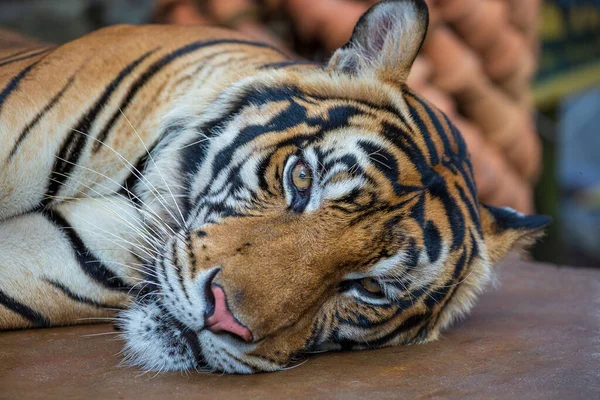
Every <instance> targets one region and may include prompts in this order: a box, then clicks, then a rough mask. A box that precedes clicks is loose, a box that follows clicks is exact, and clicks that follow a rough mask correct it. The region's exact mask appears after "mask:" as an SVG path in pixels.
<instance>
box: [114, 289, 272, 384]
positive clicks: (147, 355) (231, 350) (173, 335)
mask: <svg viewBox="0 0 600 400" xmlns="http://www.w3.org/2000/svg"><path fill="white" fill-rule="evenodd" d="M118 328H119V329H121V331H122V332H123V333H122V338H123V339H124V340H125V348H124V353H125V358H124V360H123V363H124V364H126V365H129V366H137V367H140V368H142V369H144V370H147V371H158V372H163V371H186V370H195V371H198V372H225V373H234V374H252V373H256V372H269V371H277V370H280V369H281V368H282V367H281V366H277V365H273V364H271V363H265V362H260V360H254V361H248V360H245V359H246V358H247V357H246V356H245V354H244V353H245V351H246V350H248V349H245V348H244V347H249V346H248V345H245V344H243V343H239V341H238V340H236V339H234V338H232V337H230V336H229V335H227V334H215V333H213V332H210V331H208V330H205V329H202V330H200V331H194V330H191V329H189V328H188V327H186V326H185V325H183V324H182V323H181V322H179V321H178V320H177V319H175V318H173V317H172V316H171V315H170V314H169V312H168V310H167V309H166V308H165V307H164V306H163V305H162V304H160V302H159V301H158V300H153V301H151V302H147V303H137V304H135V305H133V306H132V307H131V308H129V309H128V310H126V311H123V312H122V313H120V314H119V322H118ZM256 361H259V362H256Z"/></svg>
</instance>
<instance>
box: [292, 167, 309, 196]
mask: <svg viewBox="0 0 600 400" xmlns="http://www.w3.org/2000/svg"><path fill="white" fill-rule="evenodd" d="M292 183H293V184H294V186H295V187H296V189H298V190H299V191H301V192H304V191H306V190H307V189H308V188H310V185H311V183H312V177H311V176H310V170H309V169H308V167H307V166H306V165H305V164H304V163H303V162H299V163H297V164H296V165H295V166H294V169H293V170H292Z"/></svg>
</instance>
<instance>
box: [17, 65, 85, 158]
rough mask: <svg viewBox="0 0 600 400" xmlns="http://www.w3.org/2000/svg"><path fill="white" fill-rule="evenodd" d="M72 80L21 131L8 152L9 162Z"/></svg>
mask: <svg viewBox="0 0 600 400" xmlns="http://www.w3.org/2000/svg"><path fill="white" fill-rule="evenodd" d="M74 79H75V76H71V78H69V81H68V82H67V84H66V85H65V86H63V88H62V89H61V90H60V91H59V92H58V93H57V94H56V95H55V96H54V97H53V98H52V100H50V102H49V103H48V104H46V106H45V107H44V108H43V109H42V111H40V112H39V113H38V114H37V115H36V116H35V118H34V119H33V120H32V121H31V122H30V123H29V124H27V126H26V127H25V128H24V129H23V131H22V132H21V134H20V135H19V138H18V139H17V141H16V142H15V145H14V146H13V148H12V150H11V151H10V154H9V156H8V160H9V161H10V160H12V158H13V157H14V155H15V154H16V153H17V149H18V148H19V145H20V144H21V142H23V140H25V138H26V137H27V134H28V133H29V132H30V131H31V129H33V127H34V126H35V125H37V123H38V122H40V120H41V119H42V117H43V116H44V115H46V114H47V113H48V111H50V110H51V109H52V108H53V107H54V106H55V105H56V103H58V101H59V100H60V98H61V97H62V96H63V95H64V94H65V92H66V91H67V89H68V88H69V87H70V86H71V84H72V83H73V80H74Z"/></svg>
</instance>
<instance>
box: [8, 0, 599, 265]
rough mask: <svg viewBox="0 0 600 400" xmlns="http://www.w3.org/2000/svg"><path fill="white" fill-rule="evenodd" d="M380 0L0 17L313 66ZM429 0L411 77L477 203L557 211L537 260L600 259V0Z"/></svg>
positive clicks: (15, 23) (131, 4)
mask: <svg viewBox="0 0 600 400" xmlns="http://www.w3.org/2000/svg"><path fill="white" fill-rule="evenodd" d="M375 2H376V1H372V0H371V1H369V0H55V1H49V0H0V27H1V28H4V29H10V30H13V31H17V32H20V33H22V34H26V35H29V36H33V37H36V38H38V39H40V40H42V41H45V42H51V43H57V44H60V43H63V42H66V41H69V40H72V39H74V38H77V37H78V36H81V35H83V34H85V33H87V32H90V31H92V30H95V29H98V28H101V27H103V26H107V25H112V24H120V23H133V24H139V23H170V24H186V25H190V24H199V25H218V26H223V27H227V28H230V29H236V30H239V31H242V32H243V33H245V34H246V35H248V36H251V37H253V38H255V39H258V40H263V41H267V42H269V43H271V44H273V45H275V46H278V47H280V48H281V49H283V50H285V51H286V52H288V54H290V55H291V56H297V57H302V58H306V59H309V60H314V61H319V62H320V61H325V60H327V58H328V57H329V56H330V55H331V53H332V52H333V51H334V50H335V49H336V48H337V47H339V46H341V45H343V44H344V43H345V42H346V41H347V40H348V38H349V37H350V34H351V32H352V28H353V26H354V24H355V22H356V21H357V20H358V18H359V17H360V15H361V14H362V13H363V12H364V11H365V10H366V9H367V8H368V7H369V5H371V4H373V3H375ZM427 2H428V4H429V6H430V29H429V32H428V35H427V39H426V41H425V44H424V46H423V49H422V52H421V55H420V56H419V57H418V59H417V61H416V62H415V65H414V68H413V71H412V73H411V76H410V78H409V85H410V86H411V88H412V89H413V90H415V91H416V92H418V93H419V94H421V95H422V96H423V97H425V98H426V99H428V100H429V101H431V102H433V103H434V104H436V105H437V106H438V107H439V108H440V109H442V110H443V111H444V112H446V113H447V114H448V115H449V116H450V118H451V119H452V120H453V121H454V123H455V124H456V125H457V126H458V127H459V129H460V130H461V132H462V133H463V135H464V136H465V139H466V140H467V144H468V146H469V150H470V151H471V154H472V158H473V164H474V168H475V175H476V180H477V185H478V190H479V196H480V198H481V200H482V201H484V202H486V203H489V204H492V205H497V206H510V207H513V208H515V209H517V210H519V211H522V212H526V213H531V212H537V213H543V214H549V215H552V216H553V217H554V220H555V222H554V224H553V225H552V227H551V228H550V230H549V232H548V236H547V237H546V239H545V240H544V241H542V242H541V243H539V244H538V245H537V246H536V247H535V248H534V250H533V256H534V257H535V258H536V259H538V260H540V261H549V262H553V263H559V264H571V265H580V266H596V267H600V0H428V1H427ZM1 34H2V33H1V32H0V35H1ZM107 45H110V44H107ZM112 45H114V44H112Z"/></svg>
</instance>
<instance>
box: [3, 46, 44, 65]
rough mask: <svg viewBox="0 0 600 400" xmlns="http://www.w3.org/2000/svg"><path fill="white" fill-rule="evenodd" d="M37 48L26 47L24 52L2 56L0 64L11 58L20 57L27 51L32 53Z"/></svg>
mask: <svg viewBox="0 0 600 400" xmlns="http://www.w3.org/2000/svg"><path fill="white" fill-rule="evenodd" d="M38 48H39V47H34V48H31V47H28V48H26V49H25V50H21V51H17V52H16V53H12V54H9V55H7V56H4V57H2V58H0V62H2V61H6V60H8V59H10V58H13V57H17V56H20V55H21V54H24V53H27V52H29V51H33V50H35V49H38Z"/></svg>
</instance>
